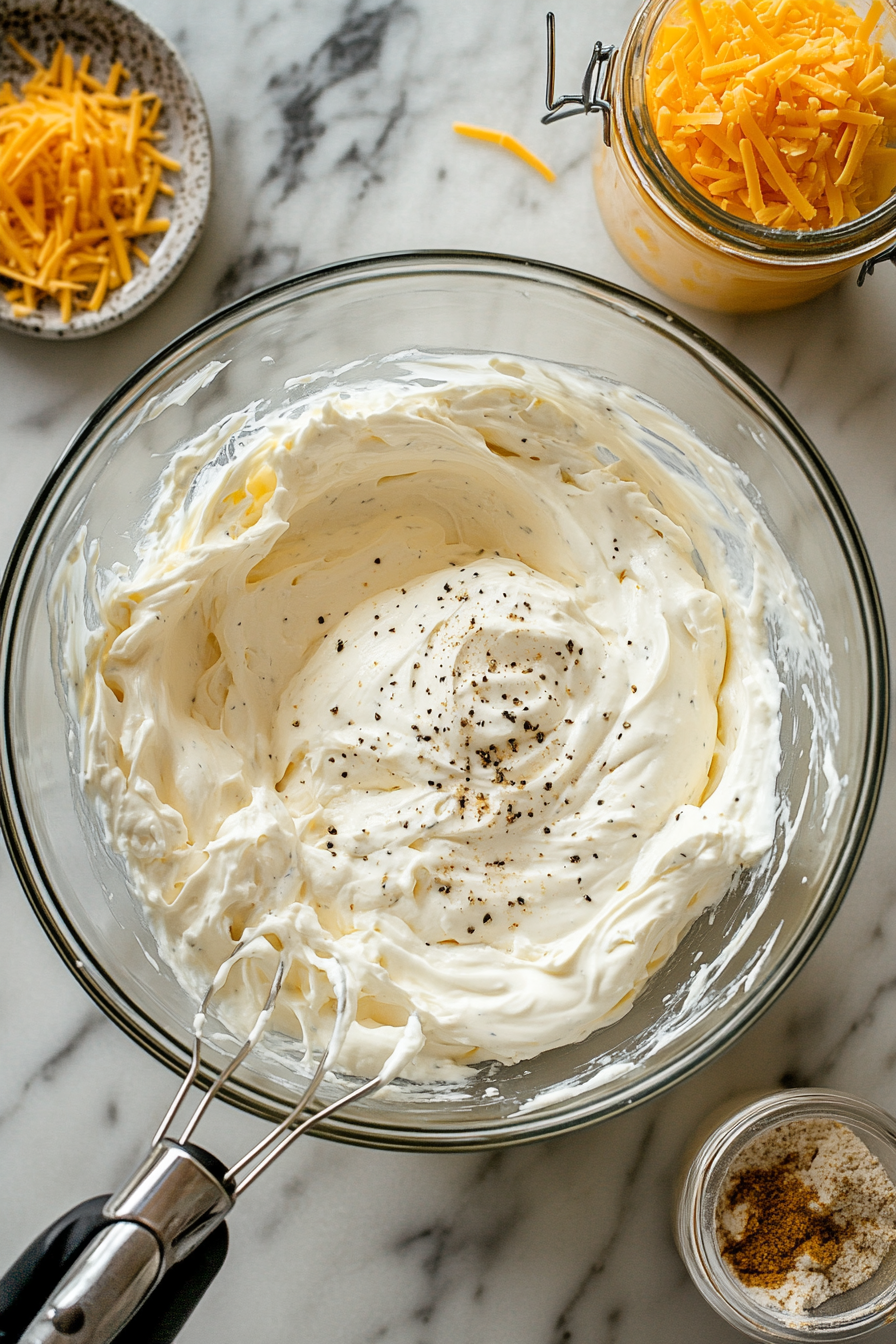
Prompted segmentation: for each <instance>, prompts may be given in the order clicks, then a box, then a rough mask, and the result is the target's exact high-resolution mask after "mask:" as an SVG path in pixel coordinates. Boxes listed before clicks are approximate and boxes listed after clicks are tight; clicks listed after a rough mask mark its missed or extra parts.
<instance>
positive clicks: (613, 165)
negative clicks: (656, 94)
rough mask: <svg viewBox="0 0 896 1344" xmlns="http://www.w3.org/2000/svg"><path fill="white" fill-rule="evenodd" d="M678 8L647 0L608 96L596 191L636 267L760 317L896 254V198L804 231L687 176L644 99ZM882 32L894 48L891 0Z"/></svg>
mask: <svg viewBox="0 0 896 1344" xmlns="http://www.w3.org/2000/svg"><path fill="white" fill-rule="evenodd" d="M679 4H680V0H647V3H646V4H645V5H644V6H643V7H642V8H641V9H640V10H639V12H638V13H637V14H636V16H635V18H634V19H633V21H632V24H631V26H630V28H629V30H628V32H627V34H626V36H625V38H624V40H623V42H622V46H621V47H620V48H619V50H618V51H617V52H616V53H615V55H614V57H613V60H612V62H611V64H610V66H609V69H608V71H607V78H606V80H605V88H604V89H603V90H602V94H603V98H604V99H605V100H606V102H607V103H608V105H609V113H608V117H609V125H610V134H609V135H608V136H606V137H604V138H599V139H598V142H597V145H596V147H595V151H594V160H593V171H594V190H595V193H596V195H597V201H598V205H599V207H600V212H601V215H602V216H603V221H604V224H605V226H606V229H607V232H608V234H609V235H610V237H611V239H612V240H613V242H614V244H615V245H616V247H617V249H618V250H619V252H621V254H622V256H623V257H624V258H625V259H626V261H627V262H628V263H629V265H630V266H632V267H633V268H634V269H635V270H636V271H637V272H638V274H639V275H641V276H643V277H644V279H645V280H647V281H649V282H650V284H652V285H654V286H656V288H657V289H660V290H662V291H663V293H665V294H669V295H670V296H671V297H672V298H674V299H678V300H680V301H681V302H684V303H690V304H693V305H694V306H695V307H698V308H710V309H713V310H715V311H717V312H732V313H736V312H760V311H765V310H768V309H772V308H785V307H787V306H788V305H790V304H794V303H802V302H804V301H805V300H806V299H811V298H814V297H815V295H816V294H820V293H822V291H824V290H825V289H829V288H830V287H831V286H832V285H834V284H836V282H837V281H838V280H839V279H840V277H841V276H843V275H844V274H845V272H847V271H849V270H851V269H852V268H853V267H855V266H857V265H862V264H864V263H866V262H868V261H870V260H871V259H872V258H874V257H879V256H880V254H881V253H883V252H884V251H887V250H888V249H890V248H892V247H893V244H894V242H896V195H893V196H890V197H888V198H887V200H885V201H884V202H883V203H882V204H881V205H879V206H878V207H877V208H876V209H874V210H872V211H869V212H868V214H866V215H862V216H860V217H859V218H858V219H856V220H852V221H846V222H844V223H841V224H838V225H837V226H836V227H835V228H829V229H819V230H816V231H814V232H813V231H812V230H808V229H807V230H801V231H796V230H790V229H776V228H768V227H765V226H763V225H761V224H756V223H753V222H751V221H746V220H741V219H737V218H734V217H732V216H731V215H728V214H726V213H725V211H724V210H722V209H721V208H720V207H718V206H716V205H714V204H713V203H712V202H711V201H709V200H708V199H707V198H706V197H705V196H703V195H701V194H700V192H698V191H697V190H695V188H694V187H692V186H691V184H690V183H688V182H687V181H686V180H685V179H684V177H682V176H681V174H680V173H679V172H678V171H677V169H676V168H675V167H674V166H673V164H672V163H671V162H670V160H669V158H668V157H667V155H666V154H665V152H664V150H663V149H662V146H661V145H660V142H659V139H658V137H657V135H656V131H655V130H654V127H653V123H652V121H651V119H650V115H649V112H648V108H647V101H646V94H645V74H646V67H647V61H648V57H649V55H650V52H651V49H652V47H653V42H654V38H655V36H656V33H657V31H658V29H659V28H660V26H661V25H662V24H663V22H664V21H665V20H666V18H667V17H668V15H669V11H670V10H672V9H674V8H676V7H677V6H678V5H679ZM852 7H853V8H854V9H855V10H856V12H857V13H861V14H863V13H865V12H866V11H867V9H868V8H869V0H854V3H853V5H852ZM876 31H877V32H878V33H879V34H880V40H882V41H883V42H884V43H885V45H886V46H887V47H888V48H892V47H893V44H894V36H896V8H894V3H893V0H886V12H885V14H884V17H883V19H882V20H881V24H880V25H879V27H878V29H877V30H876ZM551 54H552V53H551V52H550V51H549V59H550V55H551ZM586 79H587V77H586ZM549 87H550V85H549ZM583 97H585V98H587V92H586V90H585V89H584V86H583ZM567 101H572V99H568V100H567ZM577 101H581V100H577ZM586 105H587V104H586ZM596 106H600V103H599V102H597V103H595V102H593V101H592V103H591V106H590V108H589V109H588V110H593V109H594V108H595V107H596ZM577 110H584V109H577ZM549 119H550V118H545V120H549ZM605 140H607V141H608V142H609V143H605Z"/></svg>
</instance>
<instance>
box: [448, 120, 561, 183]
mask: <svg viewBox="0 0 896 1344" xmlns="http://www.w3.org/2000/svg"><path fill="white" fill-rule="evenodd" d="M452 129H453V130H455V131H457V133H458V135H468V136H469V137H470V139H471V140H487V141H488V142H489V144H492V145H498V146H499V147H500V148H501V149H509V150H510V153H511V154H516V156H517V157H518V158H520V159H522V160H523V163H528V165H529V167H530V168H534V169H535V171H536V172H537V173H541V175H542V177H545V178H547V180H548V182H553V181H554V179H555V178H556V176H557V174H556V173H555V172H554V171H553V170H552V169H551V168H549V167H548V166H547V164H546V163H545V162H544V161H543V160H542V159H540V158H539V157H538V155H537V154H533V153H532V151H531V149H527V148H526V146H525V145H524V144H523V142H522V141H521V140H517V138H516V136H515V135H507V134H506V132H505V131H493V130H491V128H490V127H488V126H471V125H470V124H469V122H466V121H455V122H454V123H453V126H452Z"/></svg>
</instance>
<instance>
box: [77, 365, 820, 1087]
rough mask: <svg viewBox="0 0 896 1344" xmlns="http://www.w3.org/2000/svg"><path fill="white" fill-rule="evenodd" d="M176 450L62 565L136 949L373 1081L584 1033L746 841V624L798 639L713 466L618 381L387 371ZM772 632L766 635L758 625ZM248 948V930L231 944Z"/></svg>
mask: <svg viewBox="0 0 896 1344" xmlns="http://www.w3.org/2000/svg"><path fill="white" fill-rule="evenodd" d="M399 367H400V369H401V371H402V373H401V377H395V376H392V377H390V378H388V379H386V378H383V379H380V380H377V379H376V378H373V379H371V380H370V381H368V382H367V383H364V384H360V385H355V386H348V387H346V386H338V385H334V386H333V387H332V388H331V390H330V391H328V392H325V393H314V394H309V395H308V396H307V397H306V399H305V400H304V401H303V402H301V403H299V404H298V405H296V406H294V407H292V408H291V409H290V410H288V411H281V412H278V413H269V414H268V415H267V416H259V417H256V415H255V413H254V412H253V411H252V410H248V411H245V412H242V413H241V414H240V415H238V416H234V417H231V419H230V420H229V421H228V422H227V423H226V424H223V425H219V426H216V427H214V428H213V429H211V430H210V431H209V432H208V433H207V434H206V435H204V436H203V437H202V438H201V439H199V440H196V441H194V442H193V443H192V444H190V445H189V446H187V447H186V448H184V449H181V450H179V451H178V452H177V453H176V454H175V455H174V456H173V458H172V459H171V461H170V463H169V465H168V467H167V468H166V470H165V472H164V474H163V476H162V478H161V481H160V485H159V489H158V493H157V496H156V499H155V502H154V504H153V506H152V508H151V511H150V513H149V515H148V516H147V518H146V519H145V520H144V524H143V528H142V535H141V540H140V542H139V546H138V548H137V558H136V561H135V563H134V564H133V566H132V567H131V568H130V569H127V568H125V567H123V566H117V567H115V568H114V569H113V570H111V571H109V570H103V569H101V568H100V567H99V563H98V558H97V555H96V554H95V552H94V553H93V554H85V553H84V548H83V547H82V550H81V552H80V553H78V554H77V555H76V556H75V557H74V559H73V560H72V562H71V564H70V566H69V569H68V578H67V583H68V588H69V592H70V594H72V593H73V594H75V596H76V598H77V600H76V601H75V602H74V606H75V607H76V608H77V607H80V608H81V609H83V608H84V605H85V602H84V597H83V594H84V592H85V590H86V591H87V592H89V593H90V594H91V599H90V602H89V603H88V606H93V607H94V608H95V613H94V614H93V615H92V616H91V617H90V619H89V620H88V621H87V622H86V623H85V621H84V620H83V619H82V621H81V623H80V625H79V626H77V627H76V628H75V629H74V630H73V632H72V634H71V637H70V639H69V649H68V655H67V675H68V678H69V682H70V686H71V691H72V694H73V696H74V697H75V701H76V705H77V713H78V716H79V719H80V726H81V742H80V753H81V757H80V768H81V780H82V784H83V788H84V790H85V792H86V794H87V796H88V798H89V799H90V800H91V802H92V803H93V805H94V806H95V808H96V809H97V811H98V813H99V816H100V818H101V821H102V826H103V829H104V834H105V838H106V842H107V843H108V844H109V845H110V846H111V848H112V849H113V850H114V851H115V852H116V853H117V854H119V855H120V856H121V857H122V859H123V861H124V863H125V865H126V868H127V872H128V875H129V880H130V883H131V885H132V887H133V889H134V890H135V891H136V893H137V895H138V897H139V899H140V901H141V902H142V903H143V904H144V905H145V908H146V911H147V913H148V919H149V922H150V925H151V928H152V930H153V932H154V934H155V936H156V938H157V940H158V943H159V946H160V948H161V951H162V954H163V956H164V957H165V958H166V960H167V961H168V962H169V964H170V965H171V966H172V967H173V969H174V971H175V973H176V974H177V976H178V978H179V979H180V980H181V981H182V983H183V984H184V985H185V986H186V987H187V988H188V989H189V990H190V991H191V992H192V993H194V994H195V995H197V997H198V996H200V995H201V994H202V992H204V990H205V988H206V987H207V985H208V984H209V982H210V981H211V979H212V977H213V976H214V974H215V971H216V969H217V967H218V966H219V965H220V964H221V963H222V962H223V961H224V960H225V959H226V958H227V957H228V956H229V955H230V954H231V953H232V951H233V949H234V946H235V944H237V943H238V942H239V941H240V940H241V939H242V938H244V937H245V935H247V934H261V935H263V938H260V939H259V940H258V941H257V942H255V943H253V944H252V947H251V949H250V952H251V955H249V956H246V957H243V958H242V959H241V960H240V961H239V965H238V968H237V970H235V971H234V973H233V974H232V975H231V976H230V977H229V979H228V982H227V988H226V995H227V996H229V1000H230V1013H231V1016H232V1017H233V1018H234V1020H240V1018H241V1017H242V1018H245V1019H247V1020H248V1018H249V1017H251V1015H252V1014H253V1013H254V1012H255V1011H256V1010H257V1008H258V1006H259V1003H260V1002H261V1001H262V1000H263V997H264V994H265V992H266V988H267V985H268V984H269V983H270V978H271V975H272V972H273V967H274V965H275V964H276V958H277V955H278V952H279V950H280V949H284V950H285V954H286V957H287V960H288V966H289V970H288V974H287V977H286V981H285V986H284V991H283V993H282V994H281V997H280V1002H279V1005H278V1010H277V1016H276V1019H275V1022H276V1025H277V1026H279V1027H280V1028H281V1029H282V1030H284V1031H287V1032H291V1033H292V1034H293V1035H301V1036H302V1037H303V1039H304V1040H305V1041H306V1042H307V1043H308V1044H309V1045H312V1044H313V1045H315V1046H322V1045H323V1044H325V1042H326V1040H327V1037H328V1034H329V1031H330V1030H331V1028H332V1025H333V1020H334V1013H335V989H334V986H336V985H337V983H339V981H340V979H341V978H342V977H344V981H345V984H346V985H347V986H348V992H349V996H350V1000H351V1003H350V1007H351V1016H352V1018H353V1022H352V1025H351V1027H350V1028H349V1031H348V1036H347V1038H346V1042H345V1045H344V1048H343V1050H342V1054H341V1060H340V1062H341V1066H342V1067H343V1068H345V1069H347V1070H349V1071H351V1072H354V1073H358V1074H364V1075H370V1074H372V1073H373V1072H375V1071H376V1069H377V1068H378V1067H379V1066H380V1064H381V1063H382V1062H383V1060H384V1059H385V1058H386V1056H388V1055H389V1054H390V1052H391V1051H392V1050H393V1049H394V1047H395V1046H396V1044H397V1042H398V1040H399V1038H400V1037H401V1034H402V1030H403V1028H404V1025H405V1023H406V1022H407V1021H408V1018H409V1016H410V1015H411V1014H414V1013H416V1014H417V1015H418V1016H419V1020H420V1024H421V1026H422V1031H423V1036H424V1038H425V1044H424V1045H423V1047H422V1051H421V1053H420V1054H419V1056H418V1058H417V1061H416V1063H415V1064H414V1065H412V1066H410V1067H409V1068H408V1069H406V1074H407V1076H410V1077H415V1078H421V1079H422V1078H429V1079H432V1078H445V1079H451V1078H457V1077H462V1076H463V1072H464V1066H468V1065H470V1064H475V1063H477V1062H479V1061H484V1060H497V1061H500V1062H503V1063H513V1062H516V1061H519V1060H523V1059H526V1058H529V1057H531V1056H533V1055H536V1054H538V1053H540V1052H542V1051H544V1050H548V1049H550V1048H552V1047H555V1046H559V1045H563V1044H566V1043H569V1042H575V1041H579V1040H582V1039H583V1038H584V1037H586V1036H587V1035H588V1034H589V1033H590V1032H592V1031H594V1029H595V1028H596V1027H599V1026H601V1025H603V1024H606V1023H609V1022H612V1021H614V1020H615V1019H617V1018H619V1017H620V1016H622V1015H623V1014H624V1013H625V1012H626V1011H627V1010H628V1008H629V1007H630V1005H631V1003H632V1001H633V1000H634V998H635V996H636V995H637V994H638V992H639V990H640V989H641V988H642V987H643V985H644V983H645V981H646V980H647V978H648V977H649V976H650V975H651V973H652V972H653V971H655V970H656V968H657V967H658V966H660V965H661V964H662V963H663V961H664V960H665V959H666V958H667V957H668V956H669V954H670V953H671V952H672V950H673V949H674V948H675V946H676V944H677V942H678V941H679V939H680V938H681V936H682V934H683V932H684V930H685V929H686V928H687V927H688V925H689V924H690V923H691V921H692V920H693V919H694V918H695V917H696V916H697V915H698V914H700V912H701V911H702V910H704V909H705V908H706V907H707V906H709V905H712V904H713V903H715V902H717V901H718V900H719V899H720V898H721V897H722V896H723V895H724V893H725V892H726V891H727V890H728V889H729V887H730V885H731V883H732V881H733V880H734V879H735V877H736V876H737V874H738V872H739V870H740V869H741V868H743V867H745V866H748V865H752V864H753V863H755V862H756V861H757V860H758V859H759V858H760V857H761V856H762V855H763V854H764V853H765V852H766V851H767V850H768V848H769V846H770V845H771V843H772V841H773V838H774V832H775V817H776V796H775V780H776V775H777V771H778V767H779V756H780V741H779V736H780V734H779V698H780V690H781V687H780V683H779V678H778V673H777V671H776V667H775V663H774V661H773V659H772V657H771V654H770V645H769V629H768V623H767V622H768V620H769V619H770V612H772V610H774V612H776V613H778V615H777V616H776V617H775V619H776V620H779V621H780V620H783V619H785V617H786V619H787V620H789V621H791V622H792V623H793V624H794V628H797V629H799V628H803V629H807V628H808V626H809V625H810V624H811V622H810V621H809V618H808V616H807V615H806V613H805V610H804V608H803V604H802V600H801V597H800V591H799V587H798V584H797V581H796V579H795V576H794V574H793V572H792V570H791V569H790V566H789V565H788V563H787V561H786V559H785V557H784V555H783V553H782V552H781V550H780V548H779V547H778V545H777V543H776V542H775V540H774V539H773V537H772V535H771V533H770V532H769V530H768V528H767V527H766V525H765V524H764V523H763V522H762V520H761V519H760V517H759V515H758V513H757V512H756V511H755V509H754V508H753V506H752V505H751V504H750V502H749V499H748V496H747V494H746V493H745V490H744V487H743V478H742V476H741V475H740V474H739V473H738V471H737V469H736V468H733V467H732V466H731V465H730V464H729V463H728V462H726V461H725V460H724V459H723V458H721V457H720V456H718V455H717V454H716V453H714V452H712V451H710V450H709V449H708V448H707V447H705V446H704V445H703V444H701V443H700V442H699V441H698V440H697V439H696V438H695V437H694V435H693V434H692V433H690V431H688V430H686V429H685V427H684V426H683V425H682V424H681V423H680V422H678V421H676V420H674V419H673V418H672V417H671V416H670V415H669V414H668V413H667V412H664V411H662V410H661V409H659V408H658V407H657V406H655V405H654V404H652V403H650V402H648V401H646V400H645V399H643V398H640V397H639V396H638V394H636V393H635V392H634V391H632V390H631V389H628V388H625V387H620V386H616V385H611V384H609V383H602V382H599V381H597V380H596V379H593V378H589V377H586V376H585V375H583V374H576V373H573V372H571V371H567V370H562V369H560V368H559V367H553V366H549V365H538V366H535V365H527V366H526V367H523V366H522V365H520V364H517V363H515V362H513V361H510V360H505V359H498V358H493V359H491V360H489V359H488V358H487V357H485V356H483V357H473V356H470V357H460V356H457V357H442V358H441V359H437V358H435V357H431V356H430V357H426V356H420V355H414V356H408V357H407V358H405V359H403V360H402V362H401V364H400V366H399ZM781 613H784V615H783V616H782V615H781ZM265 940H266V941H265Z"/></svg>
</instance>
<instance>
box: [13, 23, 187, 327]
mask: <svg viewBox="0 0 896 1344" xmlns="http://www.w3.org/2000/svg"><path fill="white" fill-rule="evenodd" d="M0 35H2V36H3V38H5V37H7V36H10V37H14V38H15V39H16V40H17V41H18V42H19V43H21V45H22V46H23V47H24V48H25V49H26V50H27V51H30V52H32V53H33V54H34V55H35V56H36V57H37V58H38V60H40V61H44V62H49V61H50V59H51V58H52V55H53V51H54V50H55V47H56V44H57V42H59V41H60V39H61V40H62V41H63V42H65V44H66V46H67V48H68V49H69V51H71V52H72V54H73V55H74V56H76V58H80V57H81V56H82V55H84V54H86V53H89V54H90V57H91V62H90V69H91V73H92V74H95V75H96V76H97V78H99V79H103V78H104V77H105V76H106V75H107V74H108V72H109V69H110V67H111V65H112V63H113V62H114V61H121V62H122V63H123V65H124V67H125V69H126V70H129V71H130V73H131V75H132V77H133V79H134V81H135V82H136V84H137V85H138V87H139V88H141V89H147V90H152V91H153V92H155V93H158V94H159V96H160V97H161V99H162V105H163V106H162V114H161V116H160V118H159V121H158V127H159V130H161V131H164V132H165V135H166V137H167V139H166V140H165V142H164V146H163V148H164V150H165V153H166V154H169V155H170V156H171V157H172V158H175V159H178V160H179V161H180V163H181V171H180V172H179V173H177V174H173V175H168V176H169V178H170V180H171V185H172V186H173V187H174V189H175V195H174V197H173V198H171V197H165V196H157V197H156V200H155V203H154V205H153V208H152V211H151V212H150V217H152V216H154V215H162V216H165V217H166V218H168V219H170V220H171V227H170V229H168V231H167V232H166V233H158V234H148V235H147V236H146V237H145V238H142V239H141V240H140V246H141V248H142V249H143V250H144V252H146V253H147V254H148V255H149V258H150V264H149V265H148V266H143V265H140V264H139V263H138V264H137V265H136V266H135V269H134V276H133V279H132V280H129V281H128V283H127V284H126V285H122V286H121V288H120V289H116V290H114V291H113V292H112V293H111V294H109V295H107V297H106V299H105V300H104V302H103V304H102V306H101V307H100V309H99V311H98V312H96V313H75V314H74V315H73V317H72V319H71V321H70V322H68V323H64V322H63V321H62V319H61V317H60V313H59V308H58V306H57V304H56V303H55V302H52V301H49V300H45V301H44V303H43V304H42V305H41V306H40V308H39V309H38V311H37V312H35V313H32V314H29V315H28V316H27V317H14V316H13V313H12V309H11V307H10V305H9V304H8V303H7V302H6V301H5V300H3V299H0V326H4V327H7V328H8V329H9V330H10V331H20V332H23V333H25V334H26V335H29V336H45V337H48V338H55V339H63V340H65V339H68V340H71V339H74V338H77V337H80V336H94V335H96V334H97V333H98V332H101V331H108V330H109V329H110V328H111V327H117V326H119V325H120V323H122V322H126V321H127V320H128V319H129V318H131V317H135V316H136V314H137V313H139V312H142V310H143V309H144V308H146V307H147V306H148V305H149V304H150V303H152V301H153V299H157V298H158V297H159V295H160V294H161V293H162V292H163V291H164V290H165V289H167V288H168V286H169V285H170V284H171V282H172V280H174V279H175V278H176V277H177V276H178V275H179V274H180V272H181V270H182V269H183V267H184V266H185V264H186V262H187V260H188V258H189V256H190V254H191V253H192V251H193V249H194V247H195V246H196V244H197V242H198V241H199V236H200V234H201V233H202V229H203V226H204V224H205V218H206V215H207V213H208V205H209V198H210V196H211V185H212V146H211V133H210V131H209V125H208V117H207V115H206V111H205V105H204V103H203V101H202V96H201V94H200V92H199V89H198V88H197V87H196V83H195V81H194V80H193V77H192V75H191V74H190V72H189V71H188V70H187V68H186V66H185V65H184V63H183V61H182V60H181V58H180V56H179V55H178V54H177V52H176V51H175V49H174V47H173V46H172V45H171V43H170V42H169V41H168V40H167V38H165V37H163V36H162V34H161V33H160V32H158V30H157V29H155V28H153V26H152V25H151V24H149V23H147V21H146V20H145V19H143V18H141V17H140V15H139V14H135V13H134V11H133V10H132V9H128V8H127V7H126V6H125V5H119V4H116V3H115V0H19V3H17V4H7V3H4V0H0ZM30 73H31V70H30V67H29V66H28V65H27V64H26V62H25V61H23V60H22V58H21V57H20V56H19V55H17V53H16V52H15V50H14V49H13V48H12V47H11V46H10V45H9V43H8V42H6V41H5V40H4V41H0V84H2V83H3V81H4V80H9V81H10V83H11V84H12V86H13V88H14V89H16V90H18V89H19V88H20V87H21V85H22V83H23V82H24V81H25V80H26V79H27V78H28V76H29V74H30Z"/></svg>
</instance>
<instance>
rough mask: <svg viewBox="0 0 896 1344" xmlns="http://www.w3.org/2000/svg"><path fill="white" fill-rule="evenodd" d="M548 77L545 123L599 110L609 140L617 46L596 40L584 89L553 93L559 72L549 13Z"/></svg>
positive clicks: (605, 135)
mask: <svg viewBox="0 0 896 1344" xmlns="http://www.w3.org/2000/svg"><path fill="white" fill-rule="evenodd" d="M547 23H548V78H547V89H546V91H545V98H544V101H545V106H546V107H547V109H548V110H547V112H546V113H545V115H544V116H543V117H542V119H541V120H542V122H543V123H544V125H546V126H547V125H549V124H550V123H551V122H553V121H562V120H563V118H564V117H576V116H578V115H579V113H580V112H600V113H601V114H602V115H603V119H604V144H605V145H609V143H610V103H609V100H608V98H607V94H608V93H609V89H610V74H611V72H612V68H613V56H614V55H615V52H616V48H615V47H614V46H606V47H605V46H604V44H603V43H602V42H595V44H594V50H593V51H592V53H591V59H590V61H589V62H588V67H587V69H586V70H585V77H584V79H583V80H582V92H581V93H564V94H561V95H560V97H559V98H555V97H554V81H555V76H556V66H557V59H556V48H557V43H556V34H555V25H554V16H553V14H548V16H547Z"/></svg>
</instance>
